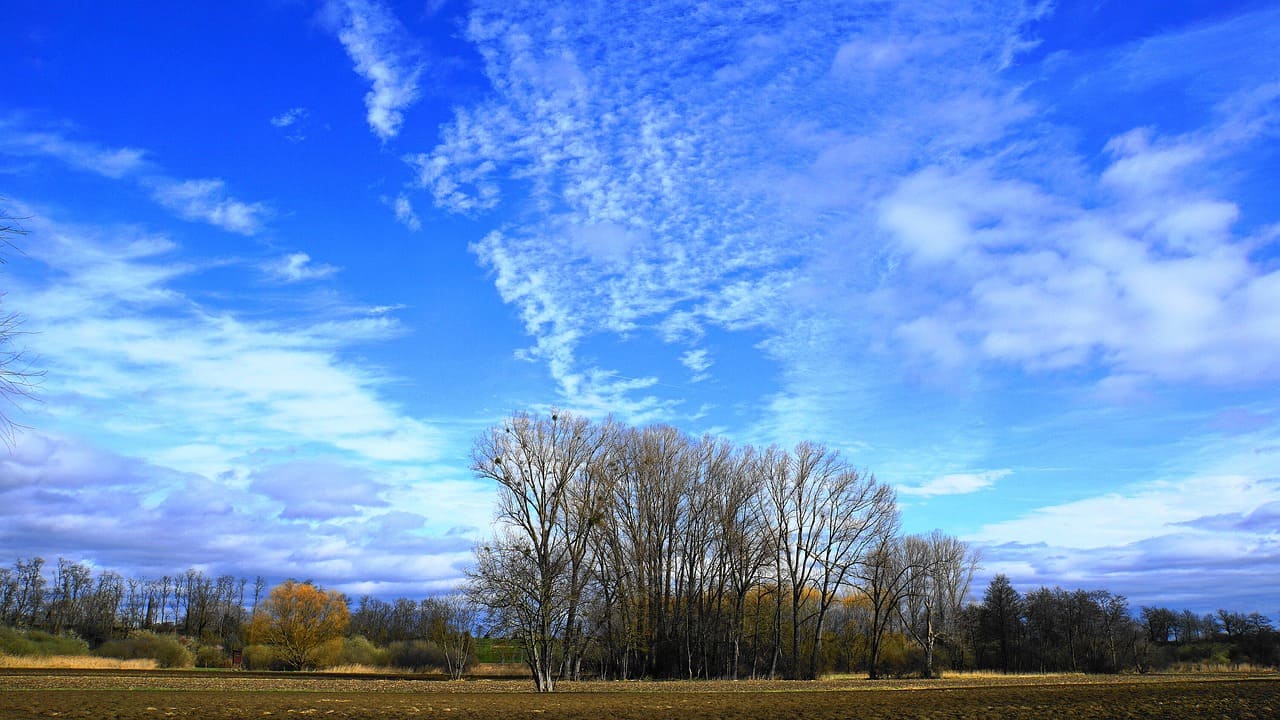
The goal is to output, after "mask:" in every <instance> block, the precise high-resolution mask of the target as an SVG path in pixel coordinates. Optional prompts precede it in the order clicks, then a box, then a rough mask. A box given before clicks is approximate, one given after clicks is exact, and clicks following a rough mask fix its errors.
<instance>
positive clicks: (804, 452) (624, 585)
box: [468, 413, 977, 691]
mask: <svg viewBox="0 0 1280 720" xmlns="http://www.w3.org/2000/svg"><path fill="white" fill-rule="evenodd" d="M472 468H473V470H474V471H475V473H476V474H477V475H479V476H480V477H483V478H487V479H489V480H492V481H493V482H494V483H495V484H496V485H497V487H498V500H497V523H496V531H495V533H494V535H493V537H492V538H490V539H489V540H487V541H486V542H483V543H481V544H480V545H479V546H477V548H476V553H475V555H476V557H475V564H474V568H473V569H472V571H471V573H470V576H469V577H470V581H469V585H468V593H469V595H470V597H471V598H472V600H473V601H474V602H475V603H476V604H477V605H479V606H482V607H483V608H484V609H485V610H486V617H487V618H488V619H489V621H490V622H491V623H492V625H493V627H494V628H495V629H496V630H498V631H500V632H503V633H506V634H509V635H510V636H512V637H514V638H516V639H518V640H520V641H521V643H522V644H523V646H524V650H525V654H526V660H527V663H528V665H529V668H530V671H531V673H532V674H533V677H534V680H535V684H536V686H537V688H538V689H539V690H540V691H549V690H552V689H554V687H555V682H556V679H557V678H570V679H573V678H577V677H580V676H581V675H582V673H583V671H584V664H589V665H590V669H591V671H592V672H593V673H594V674H597V675H599V676H602V677H608V678H636V677H687V678H699V677H701V678H709V677H724V678H738V677H741V676H750V677H788V678H814V677H817V676H818V675H819V674H820V673H821V672H824V671H825V670H826V669H827V668H828V667H829V665H830V664H831V663H830V657H831V656H832V654H833V652H834V651H838V648H831V647H828V642H829V638H830V633H829V632H828V631H829V630H830V628H831V627H832V624H833V621H834V620H835V619H836V617H837V616H839V618H840V622H842V623H844V624H845V625H856V626H857V628H858V633H859V634H860V636H861V639H862V641H863V642H862V645H863V647H864V650H865V651H864V657H863V658H861V660H863V661H865V666H866V668H867V669H868V672H869V674H870V675H871V676H872V677H876V676H878V675H879V672H880V656H881V652H882V650H883V647H884V641H885V638H886V637H887V636H888V635H889V634H890V633H891V632H902V633H905V634H906V635H908V636H909V637H910V639H911V641H912V642H913V643H914V644H915V645H916V646H917V647H918V648H919V650H920V653H921V656H922V658H923V666H922V668H921V671H922V672H923V673H924V674H926V675H929V674H933V672H934V668H933V656H934V648H935V647H936V645H937V644H938V642H939V641H940V640H941V639H944V638H948V637H951V636H953V635H954V634H955V630H956V622H957V620H958V617H959V612H960V609H961V607H962V606H963V603H964V601H965V598H966V596H967V594H968V591H969V584H970V581H971V579H972V576H973V572H974V568H975V566H976V560H977V558H976V555H975V553H974V552H973V551H972V550H971V549H970V548H969V547H968V546H967V545H965V544H964V543H962V542H960V541H959V540H957V539H956V538H954V537H951V536H948V535H946V534H945V533H942V532H941V531H935V532H933V533H930V534H926V535H904V534H903V533H902V532H901V529H900V522H899V512H898V507H897V503H896V499H895V495H894V492H893V490H892V489H891V488H889V487H888V486H886V485H884V484H881V483H879V482H878V481H877V480H876V479H875V477H874V476H873V475H871V474H870V473H868V472H866V471H864V470H860V469H857V468H855V467H853V466H851V465H850V464H849V463H848V462H847V461H845V460H844V459H843V458H842V457H841V456H840V454H839V453H838V452H836V451H834V450H831V449H829V448H827V447H825V446H823V445H819V444H815V443H807V442H805V443H800V444H798V445H796V446H795V447H794V448H792V449H785V450H784V449H781V448H778V447H767V448H756V447H752V446H749V445H733V444H732V443H729V442H728V441H726V440H723V439H719V438H714V437H703V438H693V437H690V436H688V435H686V434H684V433H682V432H680V431H678V430H676V429H675V428H672V427H669V426H661V425H655V426H649V427H643V428H633V427H627V426H623V425H620V424H617V423H614V422H611V421H606V422H593V421H591V420H588V419H586V418H582V417H575V416H572V415H569V414H567V413H551V414H550V415H547V416H537V415H531V414H528V413H517V414H514V415H512V416H511V417H510V418H508V419H507V420H506V421H505V422H504V423H503V424H502V425H500V426H496V427H493V428H490V429H489V430H488V431H487V432H485V433H484V434H483V435H482V436H481V437H480V438H479V439H478V440H477V441H476V443H475V446H474V448H473V451H472Z"/></svg>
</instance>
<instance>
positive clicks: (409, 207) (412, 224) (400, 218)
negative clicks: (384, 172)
mask: <svg viewBox="0 0 1280 720" xmlns="http://www.w3.org/2000/svg"><path fill="white" fill-rule="evenodd" d="M393 207H394V208H395V211H396V221H397V222H399V223H400V224H401V225H404V226H405V227H407V228H409V230H411V231H413V232H417V231H419V230H421V229H422V221H421V220H419V219H418V214H417V213H416V212H414V211H413V203H411V202H409V198H407V197H405V196H404V194H400V195H397V196H396V199H395V202H394V204H393Z"/></svg>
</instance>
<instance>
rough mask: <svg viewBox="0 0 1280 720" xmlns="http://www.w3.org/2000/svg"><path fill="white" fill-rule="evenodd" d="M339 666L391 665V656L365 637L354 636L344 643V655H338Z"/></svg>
mask: <svg viewBox="0 0 1280 720" xmlns="http://www.w3.org/2000/svg"><path fill="white" fill-rule="evenodd" d="M338 664H339V665H381V666H385V665H390V664H391V656H390V654H389V653H388V652H387V651H386V650H384V649H382V648H380V647H378V646H377V645H374V644H373V643H372V642H370V641H369V640H368V638H366V637H364V636H363V635H352V636H351V637H349V638H346V639H344V640H343V642H342V653H341V654H339V655H338Z"/></svg>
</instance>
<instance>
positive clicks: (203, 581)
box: [0, 557, 266, 650]
mask: <svg viewBox="0 0 1280 720" xmlns="http://www.w3.org/2000/svg"><path fill="white" fill-rule="evenodd" d="M265 590H266V581H265V580H263V578H261V577H258V578H256V579H255V580H254V581H253V582H252V583H250V582H249V581H248V580H246V579H245V578H236V577H234V576H232V575H221V576H218V577H212V576H209V575H206V574H205V573H204V572H202V571H200V570H196V569H190V570H187V571H186V572H185V573H181V574H177V575H165V576H163V577H160V578H141V579H139V578H126V577H124V576H122V575H121V574H120V573H117V572H115V571H113V570H102V571H100V572H98V573H97V574H96V575H95V573H94V572H93V569H92V568H90V567H89V566H88V565H85V564H83V563H77V562H72V561H70V560H66V559H64V558H59V559H58V561H57V563H56V564H54V565H52V566H46V563H45V561H44V559H43V558H40V557H33V558H30V559H19V560H17V561H16V562H15V563H14V565H13V566H12V567H10V568H0V623H3V624H4V625H5V626H7V627H14V628H24V629H25V628H30V629H37V630H44V631H47V632H51V633H53V634H55V635H58V634H62V633H65V632H74V633H75V634H76V635H78V636H80V637H82V638H84V639H85V640H87V641H89V643H90V644H92V645H98V644H100V643H102V642H104V641H106V640H108V639H110V638H112V637H121V636H122V635H124V634H127V633H128V632H130V631H133V630H159V631H166V632H178V633H181V634H183V635H187V636H190V637H195V638H199V639H208V640H210V641H217V642H220V643H223V644H225V645H226V646H227V647H228V648H230V649H232V650H238V649H240V647H242V642H241V635H242V633H241V630H242V625H243V623H244V621H245V619H246V618H247V617H248V615H249V614H252V613H253V611H254V610H255V609H256V608H257V606H258V602H259V600H260V599H261V598H262V597H263V594H264V592H265Z"/></svg>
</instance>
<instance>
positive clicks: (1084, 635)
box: [961, 575, 1280, 673]
mask: <svg viewBox="0 0 1280 720" xmlns="http://www.w3.org/2000/svg"><path fill="white" fill-rule="evenodd" d="M961 625H962V627H963V629H964V650H965V653H964V657H963V658H962V662H963V664H964V665H967V666H970V667H974V668H985V669H996V670H1001V671H1004V672H1050V671H1069V672H1093V673H1100V672H1123V671H1138V672H1146V671H1149V670H1156V669H1166V668H1169V667H1174V666H1181V667H1184V668H1186V669H1195V668H1196V667H1197V666H1198V667H1204V666H1239V665H1242V664H1244V663H1249V664H1252V665H1258V666H1268V667H1275V666H1277V665H1280V633H1277V632H1276V631H1275V629H1274V628H1273V627H1272V625H1271V621H1270V619H1269V618H1267V617H1266V616H1264V615H1261V614H1259V613H1252V614H1249V615H1245V614H1242V613H1236V612H1230V611H1227V610H1219V611H1218V612H1217V613H1216V614H1209V615H1196V614H1195V613H1192V612H1190V611H1188V610H1183V611H1175V610H1170V609H1168V608H1163V607H1143V608H1141V610H1140V611H1139V612H1138V614H1137V615H1136V616H1135V615H1134V613H1133V612H1132V610H1131V609H1130V607H1129V603H1128V601H1127V600H1126V599H1125V597H1124V596H1123V595H1113V594H1112V593H1110V592H1107V591H1105V590H1071V591H1068V590H1063V589H1062V588H1052V589H1050V588H1044V587H1042V588H1039V589H1037V590H1033V591H1031V592H1028V593H1027V594H1025V595H1023V594H1021V593H1019V592H1018V591H1017V590H1016V589H1015V588H1014V587H1013V585H1012V583H1011V582H1010V581H1009V578H1008V577H1006V576H1004V575H997V576H996V577H995V578H993V579H992V580H991V583H990V584H989V585H988V586H987V589H986V592H985V593H984V595H983V598H982V603H981V604H977V605H971V606H969V607H966V608H965V609H964V611H963V614H962V620H961Z"/></svg>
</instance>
